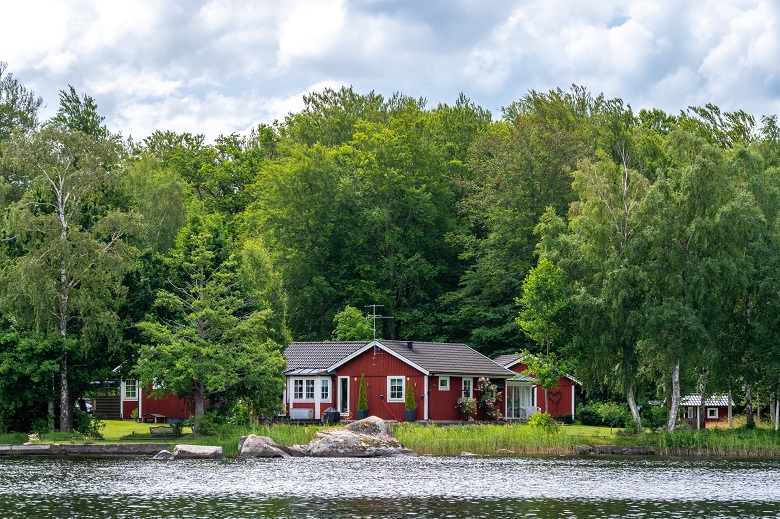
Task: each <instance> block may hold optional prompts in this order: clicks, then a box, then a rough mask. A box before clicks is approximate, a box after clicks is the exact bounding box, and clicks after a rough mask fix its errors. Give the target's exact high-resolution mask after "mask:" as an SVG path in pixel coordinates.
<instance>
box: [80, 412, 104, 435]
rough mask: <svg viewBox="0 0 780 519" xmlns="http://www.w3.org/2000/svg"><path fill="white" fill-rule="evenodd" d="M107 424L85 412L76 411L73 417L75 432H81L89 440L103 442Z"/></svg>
mask: <svg viewBox="0 0 780 519" xmlns="http://www.w3.org/2000/svg"><path fill="white" fill-rule="evenodd" d="M105 428H106V422H105V421H104V420H103V419H102V418H100V417H98V416H95V417H92V416H90V415H89V414H88V413H85V412H84V411H76V412H75V413H74V417H73V430H75V431H77V432H80V433H81V434H83V435H84V438H86V439H89V440H102V439H103V430H104V429H105Z"/></svg>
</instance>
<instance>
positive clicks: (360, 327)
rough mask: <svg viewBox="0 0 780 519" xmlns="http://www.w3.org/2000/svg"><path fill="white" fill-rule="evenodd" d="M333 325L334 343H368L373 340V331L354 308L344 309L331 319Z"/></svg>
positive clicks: (364, 317)
mask: <svg viewBox="0 0 780 519" xmlns="http://www.w3.org/2000/svg"><path fill="white" fill-rule="evenodd" d="M333 324H334V325H335V328H334V330H333V340H334V341H370V340H371V339H372V338H373V333H374V331H373V329H372V328H371V325H370V324H369V323H368V320H367V319H366V316H365V315H363V314H362V313H361V312H360V310H358V309H357V308H355V307H354V306H349V305H347V306H346V307H344V310H342V311H341V312H339V313H337V314H336V316H335V317H334V318H333Z"/></svg>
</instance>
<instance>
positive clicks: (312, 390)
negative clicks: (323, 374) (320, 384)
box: [303, 378, 317, 401]
mask: <svg viewBox="0 0 780 519" xmlns="http://www.w3.org/2000/svg"><path fill="white" fill-rule="evenodd" d="M303 387H304V391H303V399H304V400H306V401H312V400H314V397H315V395H316V394H317V384H315V382H314V379H313V378H306V379H304V386H303Z"/></svg>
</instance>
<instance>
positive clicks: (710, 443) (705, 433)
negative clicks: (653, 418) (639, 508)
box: [636, 428, 780, 457]
mask: <svg viewBox="0 0 780 519" xmlns="http://www.w3.org/2000/svg"><path fill="white" fill-rule="evenodd" d="M636 441H637V443H638V444H639V445H644V446H647V447H652V448H654V449H655V451H656V453H657V454H662V455H686V456H750V457H762V456H780V434H778V433H777V432H775V431H772V430H768V429H747V428H739V429H705V430H701V431H675V432H674V433H672V434H670V433H668V432H660V433H645V434H642V435H640V436H639V437H638V438H637V440H636Z"/></svg>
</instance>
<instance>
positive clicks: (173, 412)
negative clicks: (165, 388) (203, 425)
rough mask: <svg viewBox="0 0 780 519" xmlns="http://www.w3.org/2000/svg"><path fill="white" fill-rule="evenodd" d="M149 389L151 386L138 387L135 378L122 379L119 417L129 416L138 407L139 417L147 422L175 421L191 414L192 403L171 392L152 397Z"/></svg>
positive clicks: (125, 417)
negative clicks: (161, 396) (162, 395)
mask: <svg viewBox="0 0 780 519" xmlns="http://www.w3.org/2000/svg"><path fill="white" fill-rule="evenodd" d="M151 390H152V388H151V387H148V388H145V389H144V388H142V387H139V386H138V381H137V380H123V381H122V390H121V395H120V418H122V419H125V420H126V419H129V418H131V417H132V415H133V410H134V409H138V418H139V419H141V420H142V421H144V422H149V423H175V422H180V421H182V420H186V419H187V418H189V417H190V416H192V405H191V403H190V402H189V401H188V400H187V399H183V398H179V397H178V396H177V395H172V394H166V395H165V396H164V397H163V398H152V397H151V396H149V393H150V392H151Z"/></svg>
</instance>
